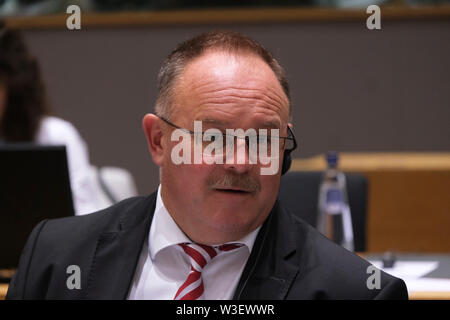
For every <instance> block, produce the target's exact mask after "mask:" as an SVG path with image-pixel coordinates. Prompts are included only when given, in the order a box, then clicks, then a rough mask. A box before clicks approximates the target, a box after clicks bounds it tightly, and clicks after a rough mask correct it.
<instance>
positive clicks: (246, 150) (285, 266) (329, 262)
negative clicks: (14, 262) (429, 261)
mask: <svg viewBox="0 0 450 320" xmlns="http://www.w3.org/2000/svg"><path fill="white" fill-rule="evenodd" d="M155 109H156V115H154V114H148V115H146V116H145V117H144V120H143V128H144V131H145V134H146V137H147V141H148V145H149V150H150V154H151V156H152V158H153V161H154V162H155V163H156V164H157V165H158V166H159V167H160V168H161V171H160V175H161V184H160V186H159V188H158V191H157V192H155V193H153V194H152V195H150V196H148V197H138V198H131V199H127V200H125V201H122V202H120V203H118V204H116V205H114V206H112V207H110V208H107V209H105V210H103V211H100V212H97V213H93V214H90V215H86V216H80V217H71V218H65V219H58V220H48V221H43V222H41V223H40V224H38V225H37V226H36V227H35V229H34V230H33V232H32V233H31V235H30V237H29V240H28V242H27V244H26V246H25V249H24V250H23V253H22V257H21V260H20V264H19V269H18V271H17V273H16V274H15V276H14V278H13V280H12V281H11V284H10V288H9V291H8V295H7V298H8V299H406V298H407V292H406V287H405V284H404V282H403V281H401V280H399V279H396V278H394V277H392V276H390V275H388V274H385V273H383V272H379V271H378V272H376V271H373V270H372V269H371V268H370V264H369V263H368V262H366V261H365V260H363V259H361V258H359V257H358V256H356V255H354V254H353V253H351V252H349V251H347V250H345V249H343V248H341V247H339V246H337V245H335V244H334V243H333V242H331V241H329V240H328V239H327V238H325V237H323V236H322V235H321V234H320V233H318V232H317V231H316V230H315V229H313V228H312V227H310V226H309V225H307V224H306V223H305V222H303V221H302V220H300V219H299V218H297V217H296V216H295V215H293V214H292V213H290V212H289V210H287V209H286V208H283V206H282V205H281V204H280V203H279V202H278V201H277V199H276V197H277V193H278V188H279V184H280V176H281V174H282V173H284V172H286V171H287V170H288V168H289V161H290V156H289V153H290V151H292V150H293V148H295V144H294V142H295V138H294V137H293V134H292V131H291V127H292V124H291V123H290V122H289V119H290V113H291V106H290V98H289V89H288V84H287V81H286V78H285V75H284V72H283V69H282V68H281V67H280V65H279V64H278V62H277V61H276V60H275V59H274V58H273V57H272V55H271V54H270V53H269V52H267V51H266V50H265V49H264V48H262V47H261V46H260V44H258V43H257V42H256V41H254V40H252V39H249V38H247V37H244V36H242V35H240V34H237V33H232V32H210V33H206V34H202V35H199V36H197V37H195V38H193V39H190V40H188V41H186V42H184V43H182V44H181V45H179V46H178V47H177V49H175V50H174V51H173V52H172V53H171V54H170V55H169V57H168V58H167V59H166V61H165V62H164V64H163V66H162V68H161V71H160V74H159V95H158V99H157V102H156V107H155ZM196 121H199V122H196ZM199 125H201V128H199V127H198V126H199ZM236 128H243V130H246V131H245V133H243V130H242V131H238V130H234V129H236ZM229 130H232V131H229ZM252 134H254V135H253V136H252ZM253 138H255V139H253ZM180 140H181V141H180ZM253 143H254V144H253ZM230 146H231V147H230ZM254 146H257V150H258V151H259V153H256V158H257V161H253V160H254V158H255V154H254V153H252V152H254V151H255V148H253V147H254ZM230 150H231V151H230ZM261 150H262V151H264V152H261ZM242 151H243V152H242Z"/></svg>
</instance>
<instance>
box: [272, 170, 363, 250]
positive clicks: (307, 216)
mask: <svg viewBox="0 0 450 320" xmlns="http://www.w3.org/2000/svg"><path fill="white" fill-rule="evenodd" d="M322 174H323V173H322V172H317V171H291V172H288V173H286V174H285V175H284V176H283V177H282V178H281V185H280V191H279V194H278V198H279V199H280V201H281V203H282V204H283V205H284V206H285V207H287V208H288V209H290V211H291V212H292V213H294V214H296V215H298V216H299V217H300V218H302V219H303V220H304V221H306V222H307V223H309V224H310V225H312V226H313V227H316V224H317V211H318V199H319V185H320V181H321V179H322ZM345 177H346V181H347V194H348V201H349V204H350V211H351V215H352V225H353V238H354V242H355V251H357V252H363V251H365V250H366V221H367V219H366V209H367V188H368V186H367V184H368V183H367V178H366V177H365V176H363V175H361V174H356V173H346V174H345Z"/></svg>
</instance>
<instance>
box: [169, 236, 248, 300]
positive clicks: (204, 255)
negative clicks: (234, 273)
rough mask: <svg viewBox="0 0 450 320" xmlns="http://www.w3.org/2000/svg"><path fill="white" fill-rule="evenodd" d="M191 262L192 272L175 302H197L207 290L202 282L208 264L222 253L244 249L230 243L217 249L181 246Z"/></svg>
mask: <svg viewBox="0 0 450 320" xmlns="http://www.w3.org/2000/svg"><path fill="white" fill-rule="evenodd" d="M179 246H180V247H181V248H183V251H184V252H185V253H186V254H187V255H188V256H189V259H190V261H191V271H190V273H189V275H188V277H187V279H186V281H185V282H184V283H183V284H182V285H181V287H180V288H179V289H178V291H177V293H176V294H175V298H174V300H197V299H199V298H200V297H201V296H202V295H203V292H204V290H205V288H204V286H203V280H202V270H203V268H204V267H205V266H206V264H207V263H208V262H209V261H211V260H212V259H214V257H216V256H217V255H218V254H220V252H222V251H231V250H234V249H237V248H240V247H242V244H239V243H229V244H224V245H221V246H217V247H212V246H206V245H203V244H196V243H181V244H179Z"/></svg>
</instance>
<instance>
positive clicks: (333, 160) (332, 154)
mask: <svg viewBox="0 0 450 320" xmlns="http://www.w3.org/2000/svg"><path fill="white" fill-rule="evenodd" d="M326 158H327V163H328V166H330V167H337V163H338V159H339V156H338V153H337V152H336V151H328V152H327V154H326Z"/></svg>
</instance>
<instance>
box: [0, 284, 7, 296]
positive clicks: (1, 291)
mask: <svg viewBox="0 0 450 320" xmlns="http://www.w3.org/2000/svg"><path fill="white" fill-rule="evenodd" d="M7 291H8V285H7V284H4V283H0V300H4V299H5V297H6V292H7Z"/></svg>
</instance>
